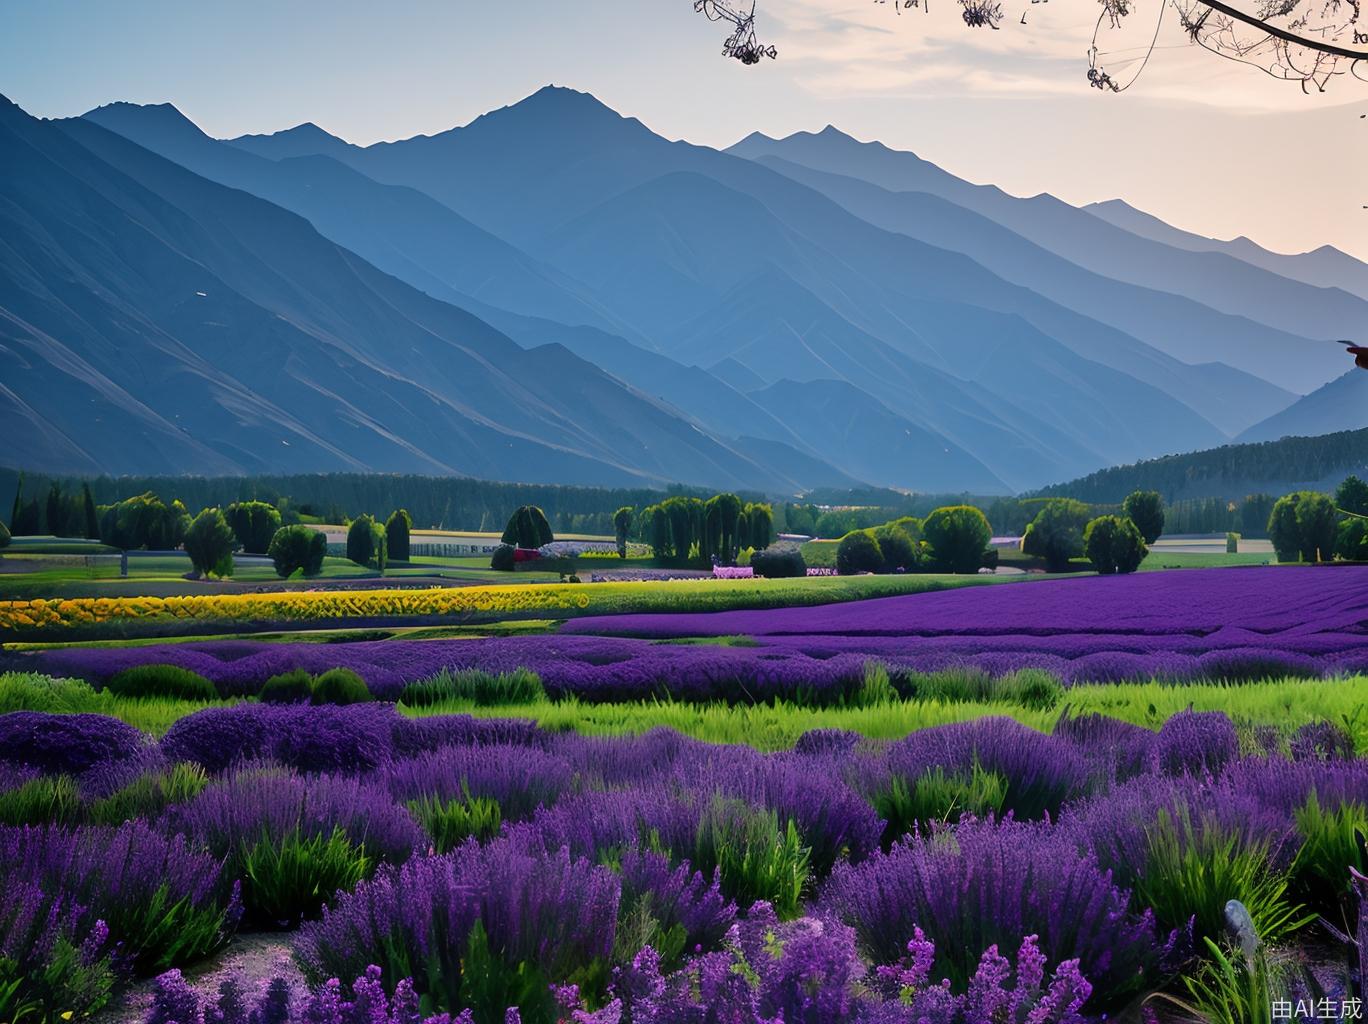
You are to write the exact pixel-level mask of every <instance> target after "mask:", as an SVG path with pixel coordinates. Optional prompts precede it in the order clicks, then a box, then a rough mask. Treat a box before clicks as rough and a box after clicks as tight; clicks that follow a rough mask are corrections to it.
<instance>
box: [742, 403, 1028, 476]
mask: <svg viewBox="0 0 1368 1024" xmlns="http://www.w3.org/2000/svg"><path fill="white" fill-rule="evenodd" d="M753 397H754V398H755V400H756V401H757V402H758V403H760V404H761V405H762V406H764V407H765V408H767V409H769V410H770V412H772V413H773V414H774V415H775V416H776V417H777V418H778V419H780V420H782V421H783V422H784V423H786V424H787V425H788V426H789V427H790V429H792V430H793V431H794V432H795V433H797V434H799V435H800V436H804V437H806V438H807V439H808V440H809V441H810V443H811V444H812V445H813V446H814V447H817V449H818V451H819V452H820V453H821V454H822V455H823V456H824V457H825V458H826V460H827V461H828V462H834V463H835V464H837V465H841V466H847V467H849V469H850V471H851V472H852V473H854V474H855V475H857V476H859V477H861V478H863V479H866V480H880V479H902V480H918V481H922V480H924V481H926V484H925V489H926V490H928V491H932V492H958V491H969V492H973V493H976V494H978V493H988V494H995V493H999V492H1001V491H1002V490H1003V489H1004V485H1003V481H1002V480H1000V479H998V478H997V477H996V476H995V475H994V474H993V473H992V472H990V471H989V470H988V468H987V467H986V466H984V465H983V464H982V463H981V462H979V461H978V460H977V459H975V458H974V457H973V456H972V455H971V454H970V453H969V452H966V451H965V450H964V449H962V448H960V447H958V446H957V445H954V444H952V443H950V442H948V441H946V440H945V438H943V437H939V436H937V435H936V434H933V433H930V432H929V431H926V430H923V429H921V428H920V427H918V426H916V425H915V424H913V423H911V422H909V421H908V420H905V419H903V418H902V417H900V416H898V415H897V414H896V413H894V412H893V411H892V410H891V409H889V408H888V407H887V406H885V405H883V404H882V403H880V402H875V401H870V400H869V398H868V396H866V395H863V394H861V392H860V391H859V390H858V389H856V388H854V387H852V386H851V385H849V384H846V383H844V382H842V381H834V380H817V381H810V382H808V383H803V384H800V383H797V382H795V381H789V380H781V381H778V382H776V383H775V384H772V385H770V386H769V387H768V388H765V389H764V390H763V391H757V392H755V394H754V396H753Z"/></svg>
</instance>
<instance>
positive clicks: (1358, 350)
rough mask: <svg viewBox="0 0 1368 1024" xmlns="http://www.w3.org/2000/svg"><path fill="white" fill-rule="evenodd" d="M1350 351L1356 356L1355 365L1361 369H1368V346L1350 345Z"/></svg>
mask: <svg viewBox="0 0 1368 1024" xmlns="http://www.w3.org/2000/svg"><path fill="white" fill-rule="evenodd" d="M1348 351H1349V353H1350V354H1351V355H1353V357H1354V365H1355V366H1357V367H1358V368H1359V369H1360V370H1368V347H1364V346H1363V345H1350V346H1349V348H1348Z"/></svg>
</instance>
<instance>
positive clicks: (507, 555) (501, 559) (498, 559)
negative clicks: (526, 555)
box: [489, 544, 517, 572]
mask: <svg viewBox="0 0 1368 1024" xmlns="http://www.w3.org/2000/svg"><path fill="white" fill-rule="evenodd" d="M516 561H517V557H516V555H515V553H514V548H513V545H512V544H500V545H499V546H498V547H497V548H495V549H494V554H493V556H492V557H491V558H490V559H489V567H490V568H491V569H496V570H498V571H499V572H512V571H513V566H514V564H515V563H516Z"/></svg>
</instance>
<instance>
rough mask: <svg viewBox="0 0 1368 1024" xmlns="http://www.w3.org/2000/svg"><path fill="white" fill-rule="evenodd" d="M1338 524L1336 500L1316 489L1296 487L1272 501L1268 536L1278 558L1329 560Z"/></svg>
mask: <svg viewBox="0 0 1368 1024" xmlns="http://www.w3.org/2000/svg"><path fill="white" fill-rule="evenodd" d="M1338 535H1339V528H1338V520H1337V515H1336V512H1335V504H1334V502H1332V501H1331V500H1330V499H1329V498H1328V497H1326V496H1325V495H1324V494H1320V493H1318V492H1316V491H1295V492H1293V493H1292V494H1287V495H1284V496H1283V497H1281V498H1279V499H1278V500H1277V501H1276V502H1274V503H1273V511H1272V513H1271V514H1270V515H1269V517H1268V539H1269V540H1271V541H1272V542H1273V550H1274V551H1276V552H1277V555H1278V561H1279V562H1298V561H1300V562H1318V561H1329V560H1330V558H1331V557H1332V556H1333V554H1334V551H1335V546H1336V544H1335V542H1336V540H1337V539H1338Z"/></svg>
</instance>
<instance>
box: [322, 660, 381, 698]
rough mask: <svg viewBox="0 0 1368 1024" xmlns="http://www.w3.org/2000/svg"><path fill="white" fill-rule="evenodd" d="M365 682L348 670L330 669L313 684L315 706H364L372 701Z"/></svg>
mask: <svg viewBox="0 0 1368 1024" xmlns="http://www.w3.org/2000/svg"><path fill="white" fill-rule="evenodd" d="M374 699H375V698H374V697H372V696H371V692H370V688H369V687H368V686H366V681H365V680H364V679H362V678H361V677H360V676H358V675H357V674H356V673H355V672H353V671H352V670H351V669H349V668H332V669H328V671H326V672H324V673H323V674H322V675H321V676H319V677H318V678H317V679H315V680H314V682H313V702H314V703H315V704H364V703H366V702H367V701H371V700H374Z"/></svg>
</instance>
